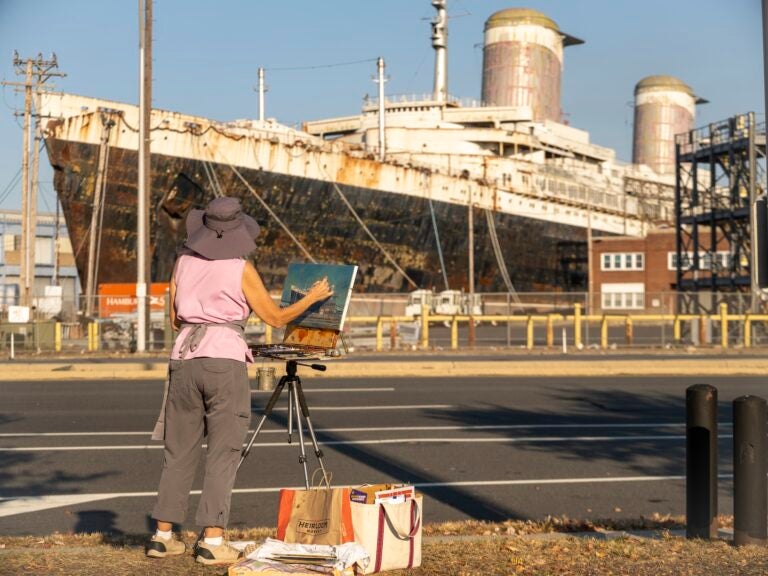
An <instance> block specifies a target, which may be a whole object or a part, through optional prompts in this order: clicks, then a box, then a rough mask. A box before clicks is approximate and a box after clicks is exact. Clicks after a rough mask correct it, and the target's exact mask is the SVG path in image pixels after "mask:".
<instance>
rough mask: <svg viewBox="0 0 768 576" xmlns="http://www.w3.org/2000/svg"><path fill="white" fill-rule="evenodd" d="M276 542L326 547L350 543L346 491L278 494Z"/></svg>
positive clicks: (333, 489)
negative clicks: (325, 545)
mask: <svg viewBox="0 0 768 576" xmlns="http://www.w3.org/2000/svg"><path fill="white" fill-rule="evenodd" d="M277 538H278V540H282V541H284V542H294V543H299V544H327V545H329V546H336V545H338V544H344V543H345V542H352V541H353V540H354V534H353V532H352V509H351V506H350V501H349V488H310V489H309V490H290V489H287V488H284V489H283V490H280V507H279V510H278V514H277Z"/></svg>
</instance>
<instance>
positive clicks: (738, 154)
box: [675, 113, 766, 313]
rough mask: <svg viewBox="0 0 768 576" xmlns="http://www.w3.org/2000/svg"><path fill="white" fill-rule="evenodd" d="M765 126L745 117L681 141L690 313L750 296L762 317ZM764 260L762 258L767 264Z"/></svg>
mask: <svg viewBox="0 0 768 576" xmlns="http://www.w3.org/2000/svg"><path fill="white" fill-rule="evenodd" d="M765 140H766V137H765V124H760V125H758V124H757V122H756V120H755V114H754V113H749V114H741V115H738V116H734V117H733V118H729V119H728V120H724V121H722V122H716V123H713V124H709V125H707V126H704V127H703V128H698V129H695V130H690V131H689V132H686V133H684V134H680V135H678V136H677V138H676V142H675V150H676V183H675V223H676V229H677V239H676V270H677V281H676V285H677V290H678V291H679V295H680V296H679V297H680V309H681V310H682V311H685V312H691V313H700V312H702V311H704V312H707V311H708V312H714V311H715V310H716V309H717V307H718V305H719V304H720V303H723V302H724V303H729V304H730V303H731V302H732V301H733V300H734V299H736V298H738V297H739V296H740V295H743V294H744V293H748V294H751V297H752V302H751V308H752V309H753V311H757V309H759V307H760V301H759V299H758V296H759V293H760V290H759V288H760V286H759V283H758V263H759V262H758V250H757V247H758V242H757V236H758V228H759V227H758V226H757V210H756V206H757V202H758V200H759V198H760V197H761V196H763V195H764V194H765V154H766V149H765ZM764 258H765V255H763V259H764Z"/></svg>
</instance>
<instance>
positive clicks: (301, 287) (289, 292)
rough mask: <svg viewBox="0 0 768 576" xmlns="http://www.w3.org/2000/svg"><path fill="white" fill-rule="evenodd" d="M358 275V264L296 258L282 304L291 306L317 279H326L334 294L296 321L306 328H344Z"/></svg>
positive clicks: (286, 284)
mask: <svg viewBox="0 0 768 576" xmlns="http://www.w3.org/2000/svg"><path fill="white" fill-rule="evenodd" d="M356 277H357V266H350V265H334V264H306V263H297V262H292V263H291V264H289V265H288V275H287V277H286V279H285V287H284V288H283V294H282V297H281V299H280V305H281V306H290V305H291V304H293V303H294V302H298V301H299V300H301V299H302V298H304V296H306V294H307V292H308V291H309V289H310V288H311V287H312V285H313V284H314V283H315V282H317V281H319V280H322V279H325V280H327V281H328V285H329V286H330V288H331V291H332V292H333V295H332V296H331V297H330V298H328V299H326V300H323V301H322V302H317V303H315V304H313V305H312V306H310V307H309V308H308V309H307V310H306V311H305V312H304V313H302V314H301V315H300V316H299V317H298V318H297V319H296V321H295V322H294V324H297V325H300V326H301V327H303V328H320V329H325V330H335V331H340V330H342V329H343V328H344V319H345V317H346V313H347V309H348V308H349V300H350V298H351V296H352V288H353V286H354V284H355V278H356Z"/></svg>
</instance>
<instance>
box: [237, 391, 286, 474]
mask: <svg viewBox="0 0 768 576" xmlns="http://www.w3.org/2000/svg"><path fill="white" fill-rule="evenodd" d="M287 381H288V376H283V377H282V378H280V381H279V382H278V383H277V386H275V391H274V392H272V396H270V398H269V402H267V407H266V408H264V415H263V416H262V417H261V420H259V425H258V426H256V430H254V432H253V435H252V436H251V439H250V440H249V441H248V445H247V446H246V447H245V449H244V450H243V453H242V455H241V456H240V462H238V463H237V469H238V470H240V466H241V465H242V464H243V460H245V458H246V456H248V453H249V452H250V451H251V447H252V446H253V442H254V441H255V440H256V436H258V435H259V432H261V427H262V426H264V422H266V421H267V418H268V417H269V415H270V414H272V409H273V408H274V407H275V403H276V402H277V399H278V398H279V397H280V393H281V392H282V391H283V388H284V387H285V383H286V382H287Z"/></svg>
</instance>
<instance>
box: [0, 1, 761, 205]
mask: <svg viewBox="0 0 768 576" xmlns="http://www.w3.org/2000/svg"><path fill="white" fill-rule="evenodd" d="M515 6H524V7H529V8H535V9H538V10H540V11H542V12H544V13H545V14H547V15H548V16H549V17H551V18H552V19H553V20H555V21H556V22H557V23H558V25H559V26H560V28H561V29H562V30H563V31H564V32H567V33H569V34H571V35H573V36H576V37H578V38H581V39H583V40H585V41H586V44H584V45H582V46H574V47H570V48H567V49H566V51H565V67H564V71H563V87H562V104H563V110H564V112H565V113H566V114H567V118H568V120H569V122H570V124H571V125H573V126H575V127H578V128H582V129H584V130H587V131H589V132H590V133H591V138H592V141H593V142H594V143H596V144H600V145H603V146H608V147H610V148H614V149H615V150H616V151H617V155H618V157H619V158H620V159H623V160H629V159H630V156H631V137H632V125H631V124H632V112H631V108H630V106H629V104H630V103H631V101H632V98H633V89H634V86H635V84H636V83H637V81H638V80H640V79H641V78H643V77H645V76H648V75H652V74H671V75H674V76H677V77H679V78H681V79H682V80H683V81H685V82H686V83H688V84H689V85H690V86H691V87H692V88H693V89H694V91H695V92H696V93H697V94H698V95H700V96H703V97H705V98H707V99H708V100H709V101H710V104H707V105H705V106H702V107H699V109H698V116H697V121H696V124H697V125H702V124H706V123H707V122H711V121H715V120H720V119H723V118H726V117H728V116H731V115H733V114H736V113H741V112H747V111H756V112H758V113H760V114H761V117H760V118H761V119H762V118H763V116H762V112H763V110H764V97H763V67H762V28H761V12H760V1H759V0H642V1H640V0H634V1H630V0H527V1H525V2H523V3H516V2H514V1H506V0H449V2H448V7H449V14H450V16H451V19H450V21H449V40H448V41H449V74H448V80H449V91H450V93H451V94H452V95H455V96H459V97H474V98H477V97H479V95H480V76H481V69H482V50H481V49H480V48H479V46H478V45H479V44H480V43H482V40H483V25H484V23H485V20H486V19H487V18H488V16H490V15H491V14H492V13H493V12H495V11H497V10H501V9H504V8H510V7H515ZM433 14H434V9H433V8H432V6H431V3H430V2H429V0H378V1H374V0H325V1H322V2H321V1H317V0H279V1H278V0H272V1H269V2H267V1H256V0H216V1H214V0H208V1H202V0H155V4H154V16H155V29H154V47H153V52H154V74H153V76H154V95H153V101H154V105H155V107H157V108H163V109H170V110H176V111H180V112H185V113H189V114H196V115H201V116H206V117H210V118H213V119H217V120H231V119H236V118H247V117H255V116H256V115H257V96H256V94H255V92H254V91H253V88H254V86H255V84H256V73H257V72H256V71H257V69H258V67H259V66H263V67H265V68H278V67H299V66H312V65H317V66H321V65H326V64H333V63H340V62H349V61H356V60H364V59H369V58H370V59H375V58H376V57H378V56H383V57H384V58H385V60H386V63H387V72H388V75H389V76H390V81H389V82H388V83H387V92H388V93H391V94H399V93H429V92H431V89H432V77H433V76H432V74H433V72H432V70H433V61H434V56H433V51H432V48H431V45H430V40H429V35H430V25H429V20H430V19H431V18H432V17H433ZM14 49H17V50H18V51H19V53H20V54H21V55H22V57H27V56H34V55H36V54H37V53H39V52H42V53H43V54H44V55H46V56H47V55H48V54H50V53H51V52H55V53H56V54H57V56H58V60H59V66H60V69H61V70H62V71H64V72H66V73H67V74H68V76H67V77H66V78H63V79H60V80H58V81H57V85H58V86H59V87H60V88H62V89H64V90H65V91H67V92H72V93H76V94H83V95H87V96H94V97H101V98H107V99H113V100H118V101H123V102H133V103H137V102H138V0H120V1H118V0H66V1H64V0H0V77H2V78H3V79H5V80H16V79H17V78H16V76H15V74H14V70H13V65H12V59H13V50H14ZM374 74H375V62H368V63H364V64H355V65H350V66H340V67H333V68H321V69H316V70H302V71H277V70H275V71H269V72H267V83H268V85H269V92H268V94H267V116H269V117H274V118H276V119H277V120H278V121H280V122H282V123H285V124H295V123H300V122H301V121H303V120H308V119H315V118H322V117H331V116H336V115H351V114H356V113H358V112H359V111H360V106H361V102H362V97H363V96H364V95H365V94H366V93H370V94H375V92H376V89H377V88H376V85H375V84H374V83H373V82H372V81H371V77H372V75H374ZM2 92H3V100H2V104H0V209H14V208H15V209H18V208H19V207H20V205H21V199H20V198H21V193H20V191H21V186H20V185H16V186H14V187H13V188H12V189H11V190H10V191H9V192H8V193H7V194H3V191H4V190H5V189H6V186H7V185H8V184H9V183H10V182H11V180H12V179H13V177H14V175H15V174H16V172H17V170H18V169H19V167H20V166H21V142H22V130H21V128H20V124H21V121H20V119H17V118H15V117H14V115H13V111H14V108H17V109H21V108H23V97H22V96H21V95H17V94H15V93H14V92H13V89H12V88H9V87H6V88H4V89H3V90H2ZM42 164H44V165H45V169H44V170H43V171H42V172H41V179H42V183H41V195H42V197H41V199H40V201H39V207H40V209H41V210H44V211H47V210H49V209H50V210H53V206H54V203H53V202H54V200H53V199H54V195H53V187H52V184H51V182H50V180H51V170H50V168H49V167H48V166H47V158H45V155H44V154H43V161H42Z"/></svg>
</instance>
